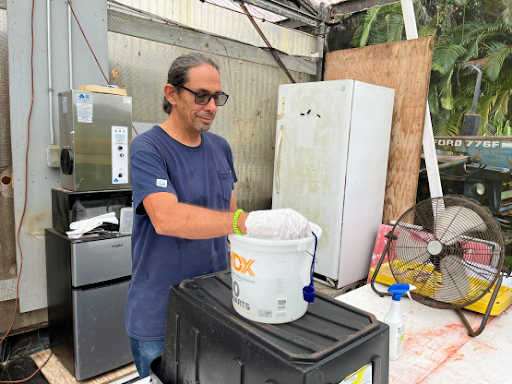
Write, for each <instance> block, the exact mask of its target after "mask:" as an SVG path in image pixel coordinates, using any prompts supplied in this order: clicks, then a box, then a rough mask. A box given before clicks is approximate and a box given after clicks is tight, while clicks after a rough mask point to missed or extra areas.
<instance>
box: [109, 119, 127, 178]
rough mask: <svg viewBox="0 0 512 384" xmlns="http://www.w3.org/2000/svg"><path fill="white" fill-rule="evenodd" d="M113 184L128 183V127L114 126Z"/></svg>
mask: <svg viewBox="0 0 512 384" xmlns="http://www.w3.org/2000/svg"><path fill="white" fill-rule="evenodd" d="M112 184H128V127H118V126H112Z"/></svg>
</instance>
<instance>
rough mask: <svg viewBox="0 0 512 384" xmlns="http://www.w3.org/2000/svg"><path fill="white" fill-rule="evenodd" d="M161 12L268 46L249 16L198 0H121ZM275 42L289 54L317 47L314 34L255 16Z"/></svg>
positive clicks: (207, 29) (194, 25) (302, 53)
mask: <svg viewBox="0 0 512 384" xmlns="http://www.w3.org/2000/svg"><path fill="white" fill-rule="evenodd" d="M118 1H119V2H120V3H123V4H126V5H130V6H132V7H135V8H139V9H142V10H145V11H148V12H151V13H154V14H156V15H158V16H162V17H165V18H168V19H170V20H173V21H175V22H178V23H181V24H185V25H187V26H189V27H192V28H195V29H199V30H202V31H205V32H209V33H215V34H217V35H221V36H225V37H229V38H231V39H235V40H238V41H242V42H244V43H247V44H252V45H255V46H257V47H265V42H264V41H263V40H262V39H261V37H260V36H259V35H258V32H257V31H256V30H255V29H254V27H253V26H252V24H251V23H250V21H249V20H248V18H247V16H245V15H243V14H241V13H238V12H234V11H231V10H229V9H225V8H222V7H219V6H216V5H213V4H208V3H203V2H201V1H199V0H118ZM255 20H256V22H257V23H258V25H259V27H260V28H261V30H262V31H263V33H264V34H265V36H266V37H267V39H268V40H269V41H270V43H271V44H272V46H273V47H274V48H276V49H278V50H280V51H283V52H286V53H288V54H289V55H297V56H307V57H310V56H311V53H312V52H314V51H315V41H316V39H315V37H313V36H311V35H309V34H306V33H304V32H300V31H296V30H292V29H288V28H283V27H280V26H278V25H275V24H272V23H269V22H264V21H263V20H259V19H255Z"/></svg>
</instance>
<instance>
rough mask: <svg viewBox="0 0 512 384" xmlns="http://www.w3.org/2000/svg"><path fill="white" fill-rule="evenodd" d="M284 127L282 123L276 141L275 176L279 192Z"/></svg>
mask: <svg viewBox="0 0 512 384" xmlns="http://www.w3.org/2000/svg"><path fill="white" fill-rule="evenodd" d="M283 134H284V127H283V126H282V125H281V127H279V134H278V135H277V142H276V157H275V159H274V177H275V179H276V192H277V193H279V187H280V186H281V181H280V179H279V149H280V148H281V141H283Z"/></svg>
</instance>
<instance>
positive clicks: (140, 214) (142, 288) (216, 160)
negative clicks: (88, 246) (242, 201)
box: [126, 53, 311, 377]
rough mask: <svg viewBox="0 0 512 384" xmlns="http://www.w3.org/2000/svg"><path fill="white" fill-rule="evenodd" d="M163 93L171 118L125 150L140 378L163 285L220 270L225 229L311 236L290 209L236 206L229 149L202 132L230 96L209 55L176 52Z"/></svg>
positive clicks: (161, 321)
mask: <svg viewBox="0 0 512 384" xmlns="http://www.w3.org/2000/svg"><path fill="white" fill-rule="evenodd" d="M164 93H165V98H164V111H165V112H166V113H168V114H169V118H168V119H167V120H166V121H165V122H163V123H162V124H160V125H159V126H158V125H157V126H154V127H153V128H151V129H150V130H149V131H147V132H145V133H143V134H142V135H140V136H138V137H136V138H135V139H134V140H133V142H132V144H131V147H130V167H131V179H132V189H133V202H134V208H135V215H134V224H133V232H132V280H131V283H130V288H129V291H128V299H127V304H126V329H127V331H128V335H129V336H130V343H131V347H132V353H133V357H134V361H135V364H136V366H137V370H138V371H139V374H140V376H141V377H145V376H147V375H148V374H149V365H150V363H151V361H152V360H153V359H155V358H156V357H158V356H161V354H162V350H163V339H164V334H165V322H166V316H167V302H168V298H169V288H170V287H171V286H172V285H175V284H179V283H180V282H181V281H183V280H184V279H188V278H192V277H196V276H200V275H204V274H207V273H212V272H217V271H220V270H223V269H226V267H227V258H228V257H227V241H226V235H228V234H233V233H238V234H240V235H241V234H246V233H248V232H249V234H252V235H256V236H263V237H280V238H283V239H285V238H287V237H286V236H288V238H299V237H305V236H308V235H309V233H310V232H311V229H310V228H309V223H308V222H307V220H306V219H305V218H304V217H302V216H301V215H300V214H298V213H297V212H295V211H293V210H277V211H256V212H251V213H250V214H247V213H243V211H242V210H237V205H236V201H235V195H234V183H235V182H236V181H237V178H236V175H235V169H234V166H233V156H232V153H231V149H230V147H229V144H228V143H227V141H226V140H225V139H223V138H222V137H220V136H217V135H214V134H213V133H210V132H208V130H209V129H210V127H211V124H212V122H213V119H214V118H215V114H216V112H217V107H219V106H222V105H224V104H225V103H226V102H227V99H228V95H226V94H225V93H223V92H222V88H221V82H220V75H219V68H218V66H217V64H216V62H215V61H213V60H212V59H210V58H208V57H207V56H205V55H203V54H200V53H192V54H188V55H184V56H180V57H178V58H177V59H176V60H175V61H174V62H173V63H172V65H171V67H170V69H169V72H168V77H167V84H166V85H165V86H164ZM235 212H236V213H235ZM251 223H252V224H251Z"/></svg>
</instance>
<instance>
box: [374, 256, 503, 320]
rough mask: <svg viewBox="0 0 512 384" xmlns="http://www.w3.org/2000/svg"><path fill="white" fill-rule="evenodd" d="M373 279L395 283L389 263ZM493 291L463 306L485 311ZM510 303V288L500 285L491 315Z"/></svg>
mask: <svg viewBox="0 0 512 384" xmlns="http://www.w3.org/2000/svg"><path fill="white" fill-rule="evenodd" d="M374 273H375V268H372V269H370V277H372V276H373V274H374ZM375 281H377V282H379V283H382V284H386V285H392V284H395V283H396V280H395V278H394V277H393V274H392V273H391V269H390V268H389V263H384V264H382V266H381V267H380V270H379V274H378V275H377V278H376V279H375ZM493 291H494V290H493V289H491V290H490V291H489V292H488V293H486V294H485V296H483V297H482V298H481V299H480V300H478V301H477V302H476V303H473V304H471V305H468V306H467V307H465V309H468V310H470V311H473V312H478V313H485V311H486V309H487V306H488V305H489V300H490V299H491V296H492V293H493ZM510 305H512V288H510V287H505V286H503V285H502V286H501V287H500V290H499V292H498V296H496V301H495V302H494V305H493V306H492V309H491V316H498V315H499V314H501V312H503V311H504V310H505V309H507V308H508V307H509V306H510Z"/></svg>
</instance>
